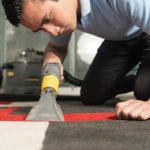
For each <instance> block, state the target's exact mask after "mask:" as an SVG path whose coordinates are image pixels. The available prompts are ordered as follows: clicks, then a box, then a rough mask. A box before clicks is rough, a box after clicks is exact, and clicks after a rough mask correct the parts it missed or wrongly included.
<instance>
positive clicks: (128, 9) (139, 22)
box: [116, 0, 150, 35]
mask: <svg viewBox="0 0 150 150" xmlns="http://www.w3.org/2000/svg"><path fill="white" fill-rule="evenodd" d="M116 8H117V10H118V12H119V13H120V14H121V16H123V17H125V18H126V19H128V20H129V21H130V22H131V23H133V24H135V25H136V26H138V27H139V28H141V30H143V31H144V32H146V33H148V34H149V35H150V0H116Z"/></svg>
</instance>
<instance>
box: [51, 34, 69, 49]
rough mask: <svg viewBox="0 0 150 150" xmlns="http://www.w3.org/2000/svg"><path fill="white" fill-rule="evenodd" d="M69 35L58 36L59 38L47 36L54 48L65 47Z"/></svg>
mask: <svg viewBox="0 0 150 150" xmlns="http://www.w3.org/2000/svg"><path fill="white" fill-rule="evenodd" d="M71 34H72V33H64V34H62V35H59V36H52V35H49V40H50V42H51V43H52V44H54V45H55V46H60V47H61V46H66V45H68V43H69V41H70V38H71Z"/></svg>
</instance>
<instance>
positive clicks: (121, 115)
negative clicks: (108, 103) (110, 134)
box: [116, 99, 150, 120]
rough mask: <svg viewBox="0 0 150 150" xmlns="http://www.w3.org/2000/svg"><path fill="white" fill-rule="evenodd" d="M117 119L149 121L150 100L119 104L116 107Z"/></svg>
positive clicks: (131, 100) (129, 101)
mask: <svg viewBox="0 0 150 150" xmlns="http://www.w3.org/2000/svg"><path fill="white" fill-rule="evenodd" d="M116 117H117V118H118V119H123V120H147V119H149V118H150V100H148V101H141V100H133V99H130V100H128V101H125V102H119V103H118V104H117V105H116Z"/></svg>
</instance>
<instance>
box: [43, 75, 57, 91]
mask: <svg viewBox="0 0 150 150" xmlns="http://www.w3.org/2000/svg"><path fill="white" fill-rule="evenodd" d="M46 88H53V89H54V90H55V92H56V93H58V88H59V79H58V78H57V77H56V76H54V75H46V76H44V77H43V80H42V86H41V91H43V90H45V89H46Z"/></svg>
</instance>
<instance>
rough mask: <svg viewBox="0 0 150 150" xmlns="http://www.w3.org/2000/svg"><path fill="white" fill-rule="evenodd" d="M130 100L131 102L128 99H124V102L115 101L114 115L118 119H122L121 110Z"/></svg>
mask: <svg viewBox="0 0 150 150" xmlns="http://www.w3.org/2000/svg"><path fill="white" fill-rule="evenodd" d="M132 102H133V100H128V101H125V102H119V103H117V105H116V112H115V113H116V117H117V118H118V119H123V118H122V116H121V111H122V110H123V108H124V107H126V106H128V105H129V104H130V103H132Z"/></svg>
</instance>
